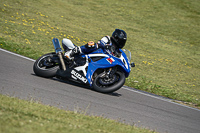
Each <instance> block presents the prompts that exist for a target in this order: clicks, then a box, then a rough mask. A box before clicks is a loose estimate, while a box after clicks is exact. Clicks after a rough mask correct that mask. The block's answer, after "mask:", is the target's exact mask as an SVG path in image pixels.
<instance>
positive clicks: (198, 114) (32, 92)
mask: <svg viewBox="0 0 200 133" xmlns="http://www.w3.org/2000/svg"><path fill="white" fill-rule="evenodd" d="M33 64H34V60H32V59H29V58H26V57H23V56H20V55H17V54H13V53H11V52H8V51H5V50H3V49H0V93H1V94H4V95H10V96H14V97H18V98H21V99H28V100H30V99H32V100H36V101H40V102H42V103H43V104H47V105H52V106H56V107H58V108H61V109H67V110H72V111H80V112H85V113H86V114H88V115H97V116H102V117H106V118H109V119H114V120H117V121H120V122H124V123H128V124H131V125H133V124H134V125H136V126H140V127H145V128H148V129H152V130H156V131H158V132H161V133H200V110H198V109H195V108H191V107H187V106H184V105H180V104H177V103H174V102H172V100H170V99H165V98H162V97H159V96H155V95H151V94H148V93H145V92H141V91H138V90H135V89H132V88H128V87H122V88H121V89H120V90H118V91H116V92H115V93H112V94H101V93H98V92H95V91H92V90H91V89H90V88H88V87H85V86H80V85H78V84H75V83H70V82H67V81H61V80H58V79H56V78H52V79H47V78H41V77H38V76H36V75H34V72H33ZM132 70H133V71H134V69H132Z"/></svg>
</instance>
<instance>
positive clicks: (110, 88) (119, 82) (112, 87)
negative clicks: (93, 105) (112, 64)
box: [93, 71, 125, 93]
mask: <svg viewBox="0 0 200 133" xmlns="http://www.w3.org/2000/svg"><path fill="white" fill-rule="evenodd" d="M102 74H103V73H101V74H99V75H98V76H97V77H96V78H95V79H94V82H93V89H94V90H95V91H98V92H101V93H112V92H114V91H117V90H118V89H120V88H121V87H122V86H123V85H124V83H125V74H124V73H123V72H121V71H117V72H116V73H115V76H116V78H117V79H116V81H115V82H114V83H112V84H108V85H103V84H102V82H101V81H100V80H102V77H101V76H102Z"/></svg>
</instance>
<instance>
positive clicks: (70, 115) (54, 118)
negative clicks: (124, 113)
mask: <svg viewBox="0 0 200 133" xmlns="http://www.w3.org/2000/svg"><path fill="white" fill-rule="evenodd" d="M0 125H1V127H0V132H2V133H13V132H15V133H17V132H19V133H25V132H26V133H27V132H28V133H36V132H40V133H46V132H47V133H49V132H56V133H58V132H59V133H62V132H65V133H66V132H67V133H68V132H70V133H98V132H101V133H102V132H103V133H108V132H109V133H122V132H124V133H133V132H134V133H153V132H154V131H150V130H147V129H142V128H136V127H135V126H130V125H125V124H122V123H119V122H116V121H114V120H110V119H105V118H102V117H98V116H86V115H84V114H80V113H75V112H70V111H66V110H60V109H58V108H55V107H52V106H47V105H42V104H40V103H38V102H32V101H25V100H20V99H17V98H12V97H8V96H4V95H1V94H0Z"/></svg>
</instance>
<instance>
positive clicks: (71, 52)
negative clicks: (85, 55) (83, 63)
mask: <svg viewBox="0 0 200 133" xmlns="http://www.w3.org/2000/svg"><path fill="white" fill-rule="evenodd" d="M80 53H81V49H80V47H77V46H76V47H75V48H74V49H72V50H69V51H67V52H66V53H65V57H66V58H67V61H68V62H69V68H72V67H74V66H76V63H75V62H74V55H75V54H80Z"/></svg>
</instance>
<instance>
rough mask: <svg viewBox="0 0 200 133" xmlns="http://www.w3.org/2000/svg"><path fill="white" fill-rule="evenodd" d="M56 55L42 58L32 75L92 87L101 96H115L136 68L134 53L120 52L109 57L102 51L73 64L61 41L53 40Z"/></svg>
mask: <svg viewBox="0 0 200 133" xmlns="http://www.w3.org/2000/svg"><path fill="white" fill-rule="evenodd" d="M52 42H53V45H54V48H55V52H52V53H48V54H45V55H42V56H41V57H39V58H38V59H37V60H36V61H35V63H34V65H33V71H34V73H35V74H36V75H37V76H41V77H45V78H52V77H56V78H60V79H63V80H70V81H75V82H78V83H81V84H86V85H88V86H90V87H91V88H92V89H93V90H95V91H98V92H101V93H112V92H114V91H117V90H118V89H120V88H121V87H122V86H123V85H124V83H125V79H126V78H127V77H128V76H129V74H130V72H131V67H135V64H134V63H130V61H131V52H130V51H129V50H126V49H119V52H118V53H117V55H113V54H108V53H106V52H105V51H104V50H103V49H101V48H99V49H97V50H96V51H93V52H92V53H89V54H80V55H76V56H74V60H73V64H72V62H71V61H69V60H68V59H67V58H66V57H65V56H64V54H63V50H62V48H61V46H60V43H59V40H58V39H57V38H54V39H53V40H52Z"/></svg>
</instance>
